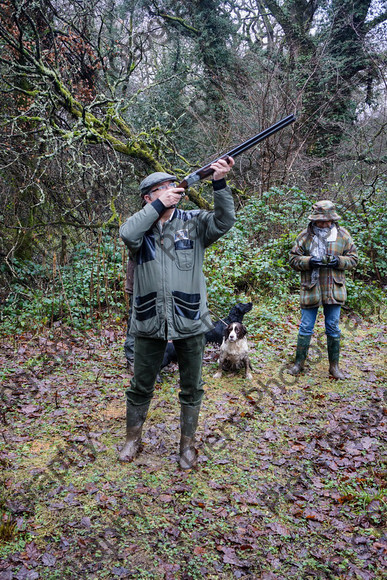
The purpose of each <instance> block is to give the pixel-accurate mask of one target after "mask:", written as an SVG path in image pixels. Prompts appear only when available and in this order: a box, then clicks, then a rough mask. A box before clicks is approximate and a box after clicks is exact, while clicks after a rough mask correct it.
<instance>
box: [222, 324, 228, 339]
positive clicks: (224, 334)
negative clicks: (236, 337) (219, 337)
mask: <svg viewBox="0 0 387 580" xmlns="http://www.w3.org/2000/svg"><path fill="white" fill-rule="evenodd" d="M223 336H224V339H225V340H227V339H228V337H229V336H230V325H228V326H226V328H225V329H224V331H223Z"/></svg>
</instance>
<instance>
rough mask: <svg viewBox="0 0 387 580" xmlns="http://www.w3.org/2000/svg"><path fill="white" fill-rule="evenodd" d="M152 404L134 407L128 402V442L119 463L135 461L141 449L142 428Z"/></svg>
mask: <svg viewBox="0 0 387 580" xmlns="http://www.w3.org/2000/svg"><path fill="white" fill-rule="evenodd" d="M149 405H150V403H146V404H145V405H132V404H131V403H128V402H126V442H125V445H124V446H123V448H122V450H121V453H120V455H119V457H118V459H119V461H128V462H129V461H133V459H134V458H135V457H136V455H137V454H138V453H139V452H140V448H141V433H142V426H143V424H144V421H145V419H146V416H147V413H148V409H149Z"/></svg>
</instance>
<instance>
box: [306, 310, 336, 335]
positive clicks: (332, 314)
mask: <svg viewBox="0 0 387 580" xmlns="http://www.w3.org/2000/svg"><path fill="white" fill-rule="evenodd" d="M323 308H324V317H325V334H326V335H328V336H333V337H335V338H337V337H339V336H340V328H339V321H340V310H341V306H340V304H323ZM317 312H318V306H317V307H316V308H301V323H300V328H299V334H301V335H302V336H310V335H311V334H313V328H314V324H315V322H316V317H317Z"/></svg>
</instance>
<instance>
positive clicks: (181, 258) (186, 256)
mask: <svg viewBox="0 0 387 580" xmlns="http://www.w3.org/2000/svg"><path fill="white" fill-rule="evenodd" d="M187 242H191V244H188V243H187V244H183V243H182V240H179V241H178V242H175V255H176V265H177V267H178V268H179V270H191V269H192V267H193V261H194V250H193V243H192V241H191V240H187Z"/></svg>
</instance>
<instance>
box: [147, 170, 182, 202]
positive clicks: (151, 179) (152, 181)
mask: <svg viewBox="0 0 387 580" xmlns="http://www.w3.org/2000/svg"><path fill="white" fill-rule="evenodd" d="M176 180H177V177H176V175H170V174H169V173H163V172H162V171H156V172H155V173H151V174H150V175H148V177H146V178H145V179H143V180H142V182H141V183H140V193H141V195H142V197H144V195H146V194H147V193H148V192H149V191H150V190H151V189H152V187H154V186H155V185H157V184H158V183H163V181H176Z"/></svg>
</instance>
